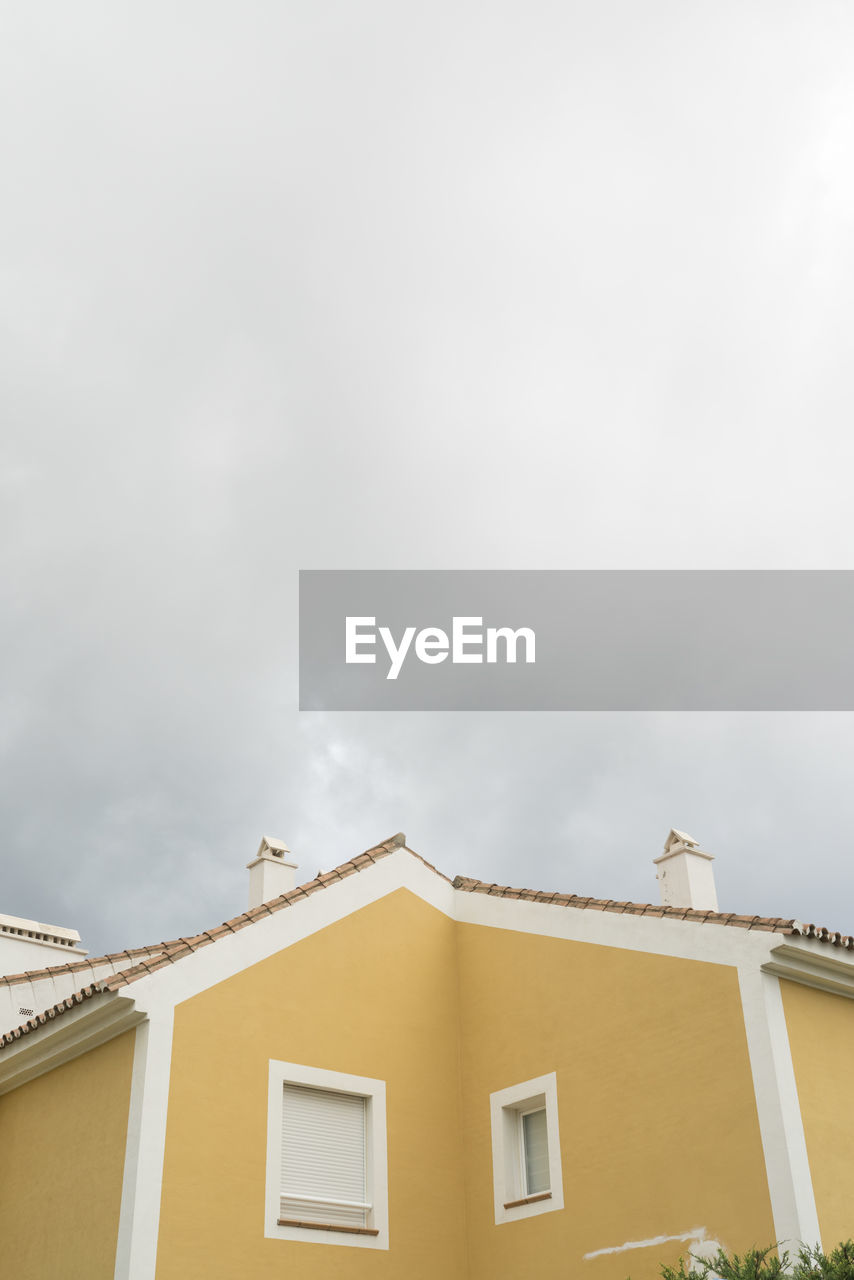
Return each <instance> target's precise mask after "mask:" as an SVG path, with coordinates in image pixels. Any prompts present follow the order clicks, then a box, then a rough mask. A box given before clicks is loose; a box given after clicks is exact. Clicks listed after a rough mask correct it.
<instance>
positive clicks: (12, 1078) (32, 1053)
mask: <svg viewBox="0 0 854 1280" xmlns="http://www.w3.org/2000/svg"><path fill="white" fill-rule="evenodd" d="M144 1017H145V1014H144V1013H141V1012H140V1011H139V1010H138V1009H137V1008H136V1005H135V1002H134V1001H133V1000H130V999H128V998H127V996H119V995H112V994H111V995H104V996H96V997H95V998H94V1002H93V1001H92V1000H84V1001H83V1003H82V1004H80V1005H78V1006H77V1008H76V1009H70V1010H69V1011H68V1012H67V1013H63V1014H60V1015H58V1016H57V1018H56V1020H55V1021H54V1022H52V1023H49V1024H48V1025H47V1026H44V1027H39V1029H38V1031H37V1032H36V1033H35V1034H34V1035H33V1036H32V1038H31V1037H30V1035H24V1036H21V1038H20V1040H17V1041H15V1043H14V1044H11V1045H7V1047H6V1048H5V1049H4V1050H3V1051H2V1053H0V1094H3V1093H8V1092H9V1091H10V1090H11V1089H17V1088H18V1086H19V1085H22V1084H26V1083H27V1081H28V1080H34V1079H35V1078H36V1076H40V1075H43V1074H44V1073H45V1072H46V1071H52V1070H53V1068H54V1067H58V1066H61V1065H62V1063H64V1062H70V1061H71V1059H72V1058H77V1057H79V1056H80V1054H81V1053H88V1051H89V1050H90V1049H95V1048H97V1047H98V1045H100V1044H104V1043H106V1041H107V1040H112V1039H113V1037H114V1036H117V1035H121V1033H122V1032H123V1031H127V1030H129V1029H130V1028H131V1027H135V1026H136V1025H137V1024H138V1023H139V1022H142V1020H143V1018H144Z"/></svg>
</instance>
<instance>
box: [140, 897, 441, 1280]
mask: <svg viewBox="0 0 854 1280" xmlns="http://www.w3.org/2000/svg"><path fill="white" fill-rule="evenodd" d="M457 994H458V983H457V967H456V946H455V935H454V924H453V922H452V921H449V920H448V919H447V918H446V917H445V916H443V915H441V914H440V913H439V912H438V911H436V910H434V909H433V908H432V907H429V906H427V905H426V904H425V903H423V902H422V901H421V900H420V899H418V898H416V897H414V896H413V895H412V894H410V893H408V892H407V891H406V890H399V891H398V892H396V893H394V894H392V895H391V896H390V897H388V898H384V899H382V900H381V901H379V902H377V903H374V904H373V905H371V906H369V907H366V908H364V909H363V910H361V911H358V912H356V913H355V914H354V915H352V916H349V917H348V918H347V919H345V920H342V921H340V922H339V923H337V924H334V925H331V926H329V927H328V928H326V929H324V930H322V931H321V932H320V933H318V934H315V935H314V936H312V937H310V938H307V939H305V940H304V941H302V942H299V943H296V944H294V945H293V946H291V947H289V948H287V949H286V950H284V951H282V952H280V953H278V954H277V955H275V956H272V957H270V958H269V959H267V960H265V961H263V962H262V963H260V964H257V965H255V966H253V967H252V968H250V969H247V970H245V971H244V972H243V973H240V974H238V975H236V976H235V977H233V978H230V979H228V980H227V981H225V982H222V983H220V984H219V985H218V986H216V987H215V988H212V989H210V990H208V991H206V992H203V993H202V994H200V995H198V996H195V997H193V998H192V999H190V1000H188V1001H186V1002H185V1003H184V1004H183V1005H181V1006H179V1007H178V1009H177V1010H176V1013H175V1032H174V1052H173V1071H172V1080H171V1085H170V1092H169V1112H168V1121H167V1133H166V1160H165V1167H164V1183H163V1199H162V1209H161V1220H160V1237H159V1245H158V1261H157V1280H244V1277H250V1276H251V1277H252V1280H273V1278H274V1277H275V1280H281V1277H282V1276H285V1275H288V1276H299V1277H300V1280H333V1277H334V1280H362V1277H373V1278H374V1280H392V1278H394V1280H463V1277H464V1276H466V1270H465V1257H466V1253H465V1231H464V1218H463V1214H464V1202H465V1196H464V1190H463V1161H462V1148H461V1138H460V1130H461V1126H460V1115H459V1058H458V1041H457V1025H458V1009H457ZM271 1058H273V1059H278V1060H282V1061H286V1062H297V1063H301V1064H305V1065H307V1066H312V1067H321V1068H326V1069H329V1070H333V1071H343V1072H346V1073H348V1074H351V1075H359V1076H370V1077H373V1078H375V1079H381V1080H385V1081H386V1091H387V1092H386V1100H387V1115H388V1168H389V1220H390V1248H389V1250H387V1251H385V1250H378V1249H355V1248H348V1247H346V1246H341V1245H329V1246H327V1245H318V1244H313V1243H304V1242H302V1241H300V1242H291V1241H283V1240H266V1239H264V1216H263V1215H264V1178H265V1163H266V1144H267V1135H266V1122H267V1086H268V1062H269V1060H270V1059H271Z"/></svg>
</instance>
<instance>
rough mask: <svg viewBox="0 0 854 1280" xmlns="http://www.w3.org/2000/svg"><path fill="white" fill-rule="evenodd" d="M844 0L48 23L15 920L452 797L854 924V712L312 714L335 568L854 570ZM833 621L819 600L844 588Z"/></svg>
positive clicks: (125, 901)
mask: <svg viewBox="0 0 854 1280" xmlns="http://www.w3.org/2000/svg"><path fill="white" fill-rule="evenodd" d="M852 37H854V11H852V9H851V7H850V5H848V4H846V3H843V2H842V0H838V2H836V0H812V3H811V4H802V3H798V4H795V3H790V2H787V0H761V2H758V0H753V2H748V3H745V2H744V0H738V2H737V3H736V2H735V0H719V2H718V3H716V4H714V5H712V4H709V5H686V4H684V3H683V2H682V0H648V2H647V3H645V4H638V3H637V2H636V0H589V2H585V3H574V4H573V3H566V2H565V0H562V2H561V3H556V2H551V3H546V2H545V0H525V3H524V4H522V3H521V2H519V3H505V2H503V0H490V3H488V4H487V3H467V2H466V0H454V3H447V2H446V0H433V2H432V3H430V4H429V5H427V4H412V3H408V2H407V0H386V2H380V0H359V2H358V3H354V0H339V2H334V3H333V2H329V0H311V2H310V3H308V2H307V0H306V2H305V3H303V2H302V0H290V2H289V3H287V4H281V3H278V2H273V0H269V2H267V3H258V2H257V0H255V2H254V3H253V2H251V0H248V2H247V0H244V3H241V4H239V5H238V4H236V3H228V4H225V3H212V2H211V0H205V3H198V2H191V0H184V3H182V4H180V5H174V4H166V3H163V0H160V2H157V0H152V2H150V3H148V4H146V5H142V6H139V5H135V6H131V5H128V4H116V3H115V0H102V2H100V3H93V2H91V0H79V2H78V3H76V4H74V5H68V4H66V3H61V2H60V0H53V2H48V3H43V4H38V5H29V6H27V5H22V6H13V5H8V6H6V7H5V10H4V13H3V16H2V20H0V173H2V190H3V195H2V199H1V200H0V225H2V265H1V267H0V269H1V270H2V276H1V277H0V323H2V341H0V373H2V409H1V410H0V411H1V412H2V445H0V511H2V530H3V532H2V544H0V565H2V576H3V615H4V621H3V631H2V649H3V660H2V668H0V682H2V703H3V712H2V722H0V744H2V766H1V767H0V772H2V776H0V832H2V850H1V851H0V856H2V880H0V911H3V912H7V913H11V914H15V915H22V916H29V917H34V918H36V919H40V920H46V921H48V922H51V923H56V924H63V925H70V926H73V927H76V928H78V929H80V931H81V932H82V933H83V935H84V942H85V944H86V945H88V946H89V947H90V949H91V950H92V951H93V952H98V951H101V950H104V949H114V948H119V947H124V946H127V945H136V944H141V943H146V942H151V941H156V940H159V939H161V938H164V937H173V936H176V935H178V934H185V933H191V932H194V931H195V930H197V929H200V928H204V927H208V926H210V925H212V924H215V923H217V922H218V921H220V920H221V919H223V918H224V917H226V916H230V915H233V914H235V913H236V912H237V911H239V910H242V909H243V908H244V907H245V905H246V894H247V888H248V875H247V872H246V871H245V870H244V865H245V863H246V862H247V861H248V860H249V859H250V858H251V857H252V855H253V854H254V852H255V849H256V848H257V845H258V841H259V839H260V836H261V834H262V833H266V834H269V835H271V836H279V837H282V838H284V839H285V840H286V841H288V843H289V844H290V845H291V848H292V849H293V851H294V854H295V856H296V858H297V860H298V862H299V863H300V868H301V874H302V878H309V877H311V876H313V875H314V874H315V872H316V871H317V870H318V868H319V867H324V868H327V867H329V866H332V865H335V864H336V863H338V862H342V861H344V860H346V859H347V858H349V857H351V856H352V855H353V854H354V853H357V852H359V851H361V850H362V849H363V848H365V847H367V846H369V845H371V844H374V843H376V842H377V841H379V840H381V839H384V838H385V837H387V836H389V835H391V834H392V833H393V832H395V831H398V830H401V829H402V830H403V831H405V832H406V834H407V837H408V841H409V844H410V845H411V846H412V847H413V848H415V849H417V850H418V851H419V852H421V853H422V854H423V855H424V856H425V857H427V858H428V859H429V860H430V861H432V862H434V863H435V864H437V865H438V866H439V867H440V868H441V869H442V870H444V871H446V872H448V873H449V874H454V873H456V872H462V873H465V874H470V875H479V876H481V877H483V878H484V879H488V880H497V881H500V882H509V883H513V884H517V885H527V886H531V887H535V888H544V889H551V888H559V889H562V890H564V891H568V892H579V893H585V894H593V895H596V896H601V897H615V898H625V897H631V898H635V899H639V900H642V901H643V900H655V899H656V897H657V886H656V884H655V881H654V878H653V877H654V868H653V866H652V861H651V860H652V858H653V857H655V856H657V854H658V853H659V852H660V851H661V848H662V845H663V841H664V838H665V836H666V835H667V832H668V830H669V828H670V826H671V825H673V826H677V827H681V828H683V829H685V830H687V831H689V832H691V833H692V834H693V835H695V836H696V837H697V838H698V839H699V841H700V843H701V845H702V847H704V848H706V849H708V850H709V851H711V852H712V853H714V854H715V855H716V856H717V859H718V860H717V862H716V863H715V867H716V872H717V880H718V892H719V897H720V900H721V907H722V908H723V909H728V910H738V911H751V912H753V911H756V912H761V913H763V914H772V913H779V914H783V915H787V916H788V915H795V916H799V917H801V918H804V919H812V920H817V921H818V922H819V923H823V924H827V925H830V926H833V927H835V928H840V929H843V930H845V931H848V932H854V872H852V856H851V855H852V842H853V841H852V832H854V788H852V787H851V782H850V779H851V766H852V758H854V721H852V717H851V716H850V715H846V714H841V713H839V714H827V715H805V714H801V715H794V714H793V715H783V714H766V715H758V714H755V715H749V714H742V715H714V714H709V715H690V714H666V715H665V714H660V715H654V714H648V715H646V714H643V715H642V714H633V715H616V714H600V715H562V714H554V715H549V714H542V715H535V714H513V715H510V714H497V713H493V714H481V715H474V714H472V715H462V714H456V715H455V714H452V713H449V714H439V713H420V714H411V715H403V714H382V713H374V714H341V715H331V714H323V715H321V714H317V713H303V714H299V713H298V712H297V710H296V704H297V696H296V688H297V686H296V676H297V668H296V658H297V653H296V637H297V631H296V623H297V614H296V595H297V571H298V569H299V568H372V569H374V568H461V567H463V568H665V569H666V568H698V569H701V568H852V567H854V565H852V555H851V547H852V533H854V515H852V501H851V486H852V462H854V456H853V455H854V437H852V433H851V423H852V421H854V404H852V401H853V400H854V394H852V351H851V347H852V334H854V327H852V323H851V298H852V296H854V232H853V231H852V221H853V220H854V218H852V215H854V165H853V164H852V144H854V40H852ZM817 625H820V619H818V620H817Z"/></svg>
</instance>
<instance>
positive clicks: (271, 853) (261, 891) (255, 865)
mask: <svg viewBox="0 0 854 1280" xmlns="http://www.w3.org/2000/svg"><path fill="white" fill-rule="evenodd" d="M290 852H291V851H290V849H289V848H288V846H287V845H286V844H284V843H283V842H282V841H281V840H271V839H270V838H269V836H263V837H262V839H261V843H260V845H259V846H258V852H257V853H256V855H255V857H254V858H253V859H252V861H251V862H247V864H246V867H247V870H248V872H249V910H250V911H251V910H252V908H253V907H260V906H261V903H262V902H270V901H271V899H273V898H278V897H279V896H280V895H281V894H283V893H287V892H288V891H289V890H290V889H293V887H294V885H295V884H296V876H295V875H294V872H295V871H296V869H297V864H296V863H295V862H291V861H290Z"/></svg>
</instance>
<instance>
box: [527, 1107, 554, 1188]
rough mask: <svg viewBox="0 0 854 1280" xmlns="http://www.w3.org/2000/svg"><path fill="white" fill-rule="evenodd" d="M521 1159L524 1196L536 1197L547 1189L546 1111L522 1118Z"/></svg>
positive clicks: (533, 1112)
mask: <svg viewBox="0 0 854 1280" xmlns="http://www.w3.org/2000/svg"><path fill="white" fill-rule="evenodd" d="M522 1158H523V1162H524V1166H525V1195H527V1196H536V1195H539V1194H541V1193H542V1192H544V1191H548V1189H549V1138H548V1129H547V1126H546V1109H545V1107H543V1109H542V1110H541V1111H529V1112H527V1113H526V1114H525V1115H523V1116H522Z"/></svg>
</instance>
